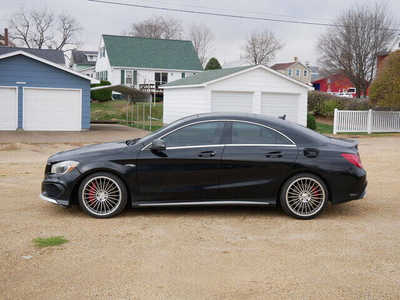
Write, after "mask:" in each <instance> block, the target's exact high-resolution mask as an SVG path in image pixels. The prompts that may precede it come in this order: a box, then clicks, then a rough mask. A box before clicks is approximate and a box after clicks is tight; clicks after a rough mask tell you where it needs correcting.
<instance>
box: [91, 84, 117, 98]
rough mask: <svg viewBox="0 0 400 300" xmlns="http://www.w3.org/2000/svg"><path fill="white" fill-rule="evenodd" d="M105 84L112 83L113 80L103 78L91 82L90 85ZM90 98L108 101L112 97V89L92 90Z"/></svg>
mask: <svg viewBox="0 0 400 300" xmlns="http://www.w3.org/2000/svg"><path fill="white" fill-rule="evenodd" d="M103 85H111V82H109V81H106V80H102V81H100V83H94V84H91V85H90V87H96V86H103ZM90 98H91V99H92V100H98V101H108V100H111V99H112V91H111V90H109V89H104V90H97V91H91V92H90Z"/></svg>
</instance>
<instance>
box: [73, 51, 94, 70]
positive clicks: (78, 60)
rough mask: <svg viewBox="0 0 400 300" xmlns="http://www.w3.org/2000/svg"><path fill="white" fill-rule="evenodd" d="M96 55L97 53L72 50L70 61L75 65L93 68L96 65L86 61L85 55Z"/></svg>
mask: <svg viewBox="0 0 400 300" xmlns="http://www.w3.org/2000/svg"><path fill="white" fill-rule="evenodd" d="M90 54H91V55H93V54H94V55H96V56H97V51H81V50H72V51H71V55H72V60H73V62H74V63H75V64H77V65H85V66H94V65H96V62H95V61H88V60H87V56H86V55H90Z"/></svg>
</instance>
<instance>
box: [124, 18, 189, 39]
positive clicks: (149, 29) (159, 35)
mask: <svg viewBox="0 0 400 300" xmlns="http://www.w3.org/2000/svg"><path fill="white" fill-rule="evenodd" d="M182 33H183V28H182V25H181V23H180V21H179V20H176V19H174V18H167V17H162V16H153V17H151V18H150V19H147V20H144V21H142V22H139V23H133V24H132V25H131V28H130V30H129V31H128V35H131V36H136V37H145V38H154V39H180V38H181V37H182Z"/></svg>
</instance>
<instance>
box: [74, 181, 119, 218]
mask: <svg viewBox="0 0 400 300" xmlns="http://www.w3.org/2000/svg"><path fill="white" fill-rule="evenodd" d="M121 198H122V192H121V188H120V186H119V184H118V183H117V182H116V181H115V180H113V179H112V178H109V177H106V176H96V177H93V178H91V179H90V180H89V181H88V182H87V183H86V184H85V186H84V187H83V189H82V200H83V201H82V202H83V205H84V206H85V208H86V209H87V210H89V211H90V212H91V213H93V214H95V215H97V216H107V215H110V214H112V213H113V212H115V211H116V210H117V209H118V207H119V206H120V204H121Z"/></svg>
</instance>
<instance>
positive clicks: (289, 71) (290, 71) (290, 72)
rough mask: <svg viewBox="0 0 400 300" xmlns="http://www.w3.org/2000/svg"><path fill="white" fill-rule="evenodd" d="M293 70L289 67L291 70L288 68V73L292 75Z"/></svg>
mask: <svg viewBox="0 0 400 300" xmlns="http://www.w3.org/2000/svg"><path fill="white" fill-rule="evenodd" d="M292 72H293V71H292V69H289V70H288V75H289V76H290V77H292Z"/></svg>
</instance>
